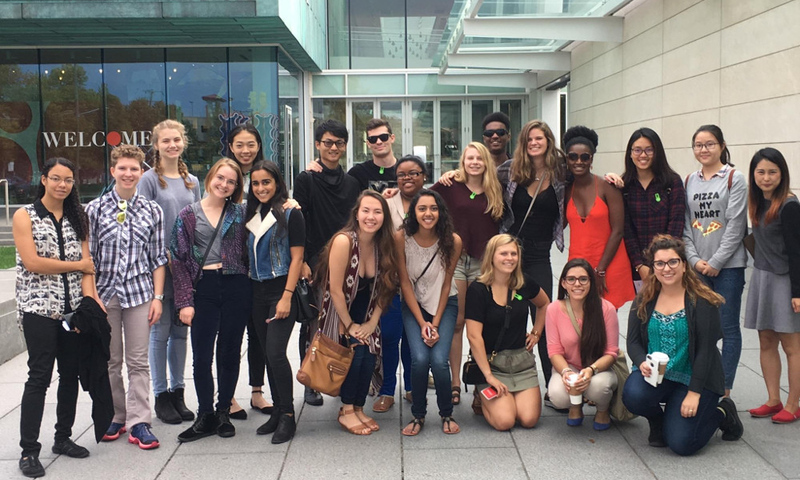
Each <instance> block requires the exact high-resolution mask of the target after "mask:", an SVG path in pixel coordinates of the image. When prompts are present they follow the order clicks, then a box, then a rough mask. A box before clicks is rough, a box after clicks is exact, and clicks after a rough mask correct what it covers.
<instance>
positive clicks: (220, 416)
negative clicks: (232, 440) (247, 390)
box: [215, 408, 236, 438]
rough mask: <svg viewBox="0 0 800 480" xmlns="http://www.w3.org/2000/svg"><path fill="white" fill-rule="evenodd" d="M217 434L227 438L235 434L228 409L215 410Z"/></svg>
mask: <svg viewBox="0 0 800 480" xmlns="http://www.w3.org/2000/svg"><path fill="white" fill-rule="evenodd" d="M215 415H216V416H217V435H219V436H220V437H222V438H228V437H232V436H234V435H236V428H234V426H233V424H232V423H231V414H230V409H229V408H226V409H225V410H217V413H216V414H215Z"/></svg>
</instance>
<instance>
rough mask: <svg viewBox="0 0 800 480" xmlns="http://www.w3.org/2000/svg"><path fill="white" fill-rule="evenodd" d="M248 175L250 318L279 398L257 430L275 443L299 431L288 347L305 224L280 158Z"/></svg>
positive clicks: (293, 320) (269, 377) (274, 389)
mask: <svg viewBox="0 0 800 480" xmlns="http://www.w3.org/2000/svg"><path fill="white" fill-rule="evenodd" d="M250 178H251V185H250V192H249V193H248V194H247V211H246V214H245V220H246V221H247V230H248V232H249V233H248V236H247V251H248V253H249V256H250V278H251V279H252V284H253V313H252V315H251V316H250V322H249V324H250V325H252V328H253V332H252V334H253V336H256V335H257V342H258V345H256V348H258V351H259V352H263V354H264V359H263V360H262V362H263V363H265V364H266V368H267V376H268V380H269V385H270V388H269V389H270V391H271V392H272V395H273V397H274V399H275V410H274V411H273V413H272V416H271V417H270V419H269V421H267V422H266V423H265V424H264V425H262V426H260V427H259V428H258V430H256V433H258V434H259V435H266V434H269V433H273V432H274V435H273V436H272V443H274V444H280V443H285V442H288V441H289V440H291V439H292V437H294V432H295V416H294V404H293V403H292V386H293V384H294V379H293V378H292V367H291V365H290V364H289V359H288V358H287V356H286V348H287V346H288V344H289V337H290V336H291V334H292V330H293V329H294V323H295V316H296V315H297V312H296V311H295V309H294V307H293V301H292V296H293V294H294V289H295V287H296V285H297V281H298V280H299V279H300V270H301V269H302V267H303V254H304V251H305V241H306V228H305V220H304V219H303V214H302V213H301V212H300V210H297V209H294V208H292V209H284V208H283V203H284V202H285V201H286V199H287V198H288V197H289V192H288V190H287V189H286V183H284V181H283V176H282V175H281V171H280V169H279V168H278V165H277V164H275V163H273V162H269V161H260V162H256V164H255V165H253V168H252V170H251V171H250ZM251 366H252V363H251ZM251 373H252V372H251ZM251 378H252V377H251ZM254 393H255V392H254Z"/></svg>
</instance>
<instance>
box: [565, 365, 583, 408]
mask: <svg viewBox="0 0 800 480" xmlns="http://www.w3.org/2000/svg"><path fill="white" fill-rule="evenodd" d="M580 378H581V377H580V375H578V374H577V373H571V374H569V376H568V377H567V383H569V386H570V387H571V388H570V394H569V403H571V404H572V405H581V404H582V403H583V395H582V394H579V395H573V394H572V389H573V388H574V387H575V384H576V383H578V380H579V379H580Z"/></svg>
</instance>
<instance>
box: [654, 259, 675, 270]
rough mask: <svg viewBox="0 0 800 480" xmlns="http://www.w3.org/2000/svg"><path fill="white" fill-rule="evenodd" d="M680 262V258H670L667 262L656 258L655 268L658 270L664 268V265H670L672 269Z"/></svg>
mask: <svg viewBox="0 0 800 480" xmlns="http://www.w3.org/2000/svg"><path fill="white" fill-rule="evenodd" d="M680 264H681V259H680V258H670V259H669V260H667V261H666V262H664V261H662V260H656V261H655V262H653V268H655V269H656V270H664V267H666V266H667V265H669V268H670V269H676V268H678V265H680Z"/></svg>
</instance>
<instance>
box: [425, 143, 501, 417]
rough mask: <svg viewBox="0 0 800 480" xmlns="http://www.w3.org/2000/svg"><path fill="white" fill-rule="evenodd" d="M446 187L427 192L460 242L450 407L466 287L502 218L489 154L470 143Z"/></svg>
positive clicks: (456, 396)
mask: <svg viewBox="0 0 800 480" xmlns="http://www.w3.org/2000/svg"><path fill="white" fill-rule="evenodd" d="M453 180H454V181H453V183H452V184H451V185H450V186H449V187H447V186H445V185H444V184H443V183H440V182H436V183H435V184H434V185H433V186H432V187H431V190H433V191H435V192H436V193H438V194H439V195H441V196H442V198H444V202H445V203H446V204H447V208H448V210H449V212H450V216H451V218H452V219H453V225H454V226H455V230H456V233H458V235H459V236H460V237H461V241H462V242H463V252H462V253H461V258H460V259H459V260H458V265H457V266H456V271H455V279H456V287H457V288H458V319H457V322H456V329H455V332H454V333H453V345H452V348H451V350H450V371H451V373H452V385H453V386H452V389H451V390H452V397H453V404H454V405H458V404H459V403H461V381H460V379H459V374H460V373H461V357H462V355H463V331H464V305H465V301H466V295H467V287H469V284H470V283H472V282H473V281H475V279H476V278H477V277H478V275H479V274H480V266H481V257H482V256H483V252H484V249H485V247H486V242H487V241H489V239H490V238H492V236H494V235H497V233H498V232H499V228H500V220H501V219H502V217H503V194H502V189H501V188H500V182H499V181H498V180H497V173H496V171H495V168H494V163H493V162H492V157H491V155H490V154H489V150H487V148H486V147H485V146H484V145H483V144H482V143H478V142H470V144H469V145H467V148H465V149H464V151H463V152H462V154H461V161H460V163H459V167H458V172H457V173H456V175H455V177H454V178H453Z"/></svg>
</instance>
